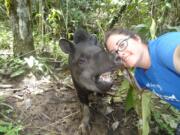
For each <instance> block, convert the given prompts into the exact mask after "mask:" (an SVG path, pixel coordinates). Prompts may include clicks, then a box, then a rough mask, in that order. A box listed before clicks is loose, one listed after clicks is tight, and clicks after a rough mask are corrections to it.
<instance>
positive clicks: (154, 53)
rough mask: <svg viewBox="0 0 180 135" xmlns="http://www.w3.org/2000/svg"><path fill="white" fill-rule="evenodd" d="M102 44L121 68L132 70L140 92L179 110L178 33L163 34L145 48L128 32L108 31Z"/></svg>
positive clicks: (179, 62)
mask: <svg viewBox="0 0 180 135" xmlns="http://www.w3.org/2000/svg"><path fill="white" fill-rule="evenodd" d="M105 44H106V48H107V50H108V51H109V52H112V53H115V54H116V55H117V56H119V57H120V58H121V59H122V62H123V64H124V66H126V67H129V68H131V67H135V78H136V81H137V82H138V84H139V85H140V87H141V88H145V89H149V90H150V91H152V92H153V93H154V94H156V95H157V96H159V97H160V98H161V99H163V100H165V101H166V102H168V103H170V104H171V105H173V106H174V107H175V108H177V109H178V110H180V32H170V33H166V34H164V35H162V36H160V37H158V38H156V39H155V40H151V41H149V42H148V43H147V44H146V43H144V42H142V39H141V38H140V37H139V36H138V35H136V34H134V33H133V32H131V31H128V30H124V29H112V30H110V31H108V32H107V33H106V37H105Z"/></svg>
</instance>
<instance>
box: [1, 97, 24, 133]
mask: <svg viewBox="0 0 180 135" xmlns="http://www.w3.org/2000/svg"><path fill="white" fill-rule="evenodd" d="M10 113H13V108H12V107H11V106H10V105H8V104H6V103H4V102H3V98H0V118H1V120H0V134H3V135H19V132H20V131H21V130H22V129H23V126H22V125H21V124H20V123H15V122H14V121H13V120H11V119H10V118H9V117H8V115H9V114H10Z"/></svg>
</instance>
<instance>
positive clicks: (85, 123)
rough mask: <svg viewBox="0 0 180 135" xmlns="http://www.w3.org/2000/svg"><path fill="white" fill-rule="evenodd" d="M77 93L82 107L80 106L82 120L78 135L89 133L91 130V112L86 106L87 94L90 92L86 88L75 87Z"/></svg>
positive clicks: (87, 103)
mask: <svg viewBox="0 0 180 135" xmlns="http://www.w3.org/2000/svg"><path fill="white" fill-rule="evenodd" d="M78 88H79V87H78ZM77 94H78V97H79V100H80V102H81V104H82V107H81V108H82V121H81V124H80V126H79V134H80V135H89V134H90V130H91V125H90V121H91V112H90V108H89V106H88V105H89V99H88V96H89V94H90V92H89V91H87V90H85V91H84V90H82V89H80V88H79V89H77Z"/></svg>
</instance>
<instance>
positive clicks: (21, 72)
mask: <svg viewBox="0 0 180 135" xmlns="http://www.w3.org/2000/svg"><path fill="white" fill-rule="evenodd" d="M23 73H25V70H24V69H20V70H17V71H15V72H14V73H12V74H11V76H10V77H11V78H13V77H17V76H20V75H22V74H23Z"/></svg>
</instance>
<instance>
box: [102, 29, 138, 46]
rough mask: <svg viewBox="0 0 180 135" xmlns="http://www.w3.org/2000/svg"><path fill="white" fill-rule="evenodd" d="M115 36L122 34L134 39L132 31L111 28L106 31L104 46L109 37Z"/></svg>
mask: <svg viewBox="0 0 180 135" xmlns="http://www.w3.org/2000/svg"><path fill="white" fill-rule="evenodd" d="M115 34H124V35H127V36H130V37H131V38H136V34H135V33H134V32H132V31H129V30H126V29H122V28H113V29H111V30H109V31H107V32H106V34H105V46H106V42H107V40H108V38H109V37H110V36H111V35H115Z"/></svg>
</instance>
